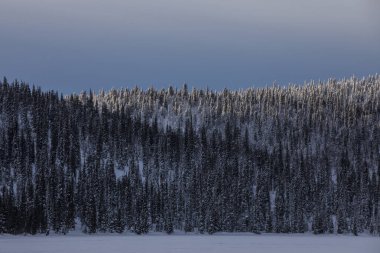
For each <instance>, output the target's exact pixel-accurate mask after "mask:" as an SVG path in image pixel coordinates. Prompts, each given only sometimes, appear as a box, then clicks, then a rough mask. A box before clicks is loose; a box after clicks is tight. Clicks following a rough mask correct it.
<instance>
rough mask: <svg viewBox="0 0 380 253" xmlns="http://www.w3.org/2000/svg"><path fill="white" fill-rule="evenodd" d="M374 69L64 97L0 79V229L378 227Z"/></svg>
mask: <svg viewBox="0 0 380 253" xmlns="http://www.w3.org/2000/svg"><path fill="white" fill-rule="evenodd" d="M379 198H380V76H378V75H375V76H369V77H366V78H362V79H358V78H355V77H352V78H348V79H341V80H335V79H330V80H327V81H325V82H310V83H305V84H303V85H289V86H285V87H278V86H275V85H273V86H268V87H264V88H249V89H244V90H236V91H234V90H228V89H224V90H222V91H213V90H209V89H195V88H192V89H189V88H188V86H187V85H183V87H181V88H174V87H169V88H167V89H155V88H148V89H141V88H138V87H135V88H130V89H129V88H125V89H124V88H123V89H120V90H115V89H113V90H110V91H107V92H106V91H99V92H96V93H95V92H93V91H86V92H82V93H80V94H74V93H73V94H68V95H62V94H59V93H58V92H57V91H44V90H42V89H41V88H39V87H36V86H32V85H29V84H28V83H25V82H20V81H17V80H15V81H13V82H8V81H7V79H6V78H4V80H2V81H1V82H0V234H1V233H7V234H39V233H44V234H49V233H50V234H51V233H59V234H67V233H70V232H71V231H73V230H74V229H75V228H77V229H78V227H79V228H80V229H81V231H83V232H84V233H89V234H92V233H106V232H107V233H123V232H128V231H130V232H134V233H136V234H145V233H149V232H151V231H157V232H163V233H168V234H170V233H173V232H175V231H184V232H189V233H201V234H202V233H210V234H213V233H216V232H221V231H223V232H252V233H263V232H266V233H305V232H312V233H315V234H324V233H325V234H327V233H331V234H354V235H358V234H360V233H371V234H374V235H379V233H380V201H379Z"/></svg>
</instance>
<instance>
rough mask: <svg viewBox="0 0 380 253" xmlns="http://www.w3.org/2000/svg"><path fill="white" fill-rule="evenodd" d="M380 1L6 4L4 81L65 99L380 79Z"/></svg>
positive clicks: (41, 0) (1, 24) (2, 13)
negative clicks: (124, 90) (132, 90)
mask: <svg viewBox="0 0 380 253" xmlns="http://www.w3.org/2000/svg"><path fill="white" fill-rule="evenodd" d="M379 13H380V1H378V0H307V1H306V0H276V1H275V0H186V1H185V0H0V75H1V76H4V75H5V76H7V77H8V79H14V78H17V79H19V80H24V81H28V82H30V83H31V84H36V85H39V86H42V87H43V88H44V89H54V90H59V91H61V92H64V93H69V92H79V91H81V90H84V89H85V90H88V89H90V88H91V89H93V90H96V91H97V90H99V89H100V88H104V89H110V88H111V87H115V88H120V87H132V86H135V85H138V86H141V87H144V88H145V87H148V86H151V85H153V86H155V87H159V88H161V87H167V86H169V85H174V86H179V87H180V86H182V84H183V83H188V84H189V86H195V87H206V86H208V87H210V88H212V89H222V88H224V87H228V88H235V89H238V88H245V87H249V86H256V87H258V86H265V85H268V84H269V85H270V84H272V83H273V82H276V83H278V84H280V85H286V84H288V83H289V82H292V83H303V82H304V81H305V80H310V79H321V80H325V79H327V78H329V77H336V78H341V77H344V76H347V77H349V76H351V75H353V74H354V75H356V76H360V77H361V76H363V75H368V74H375V73H378V72H380V46H379V45H380V42H379V41H380V17H379V16H380V15H379Z"/></svg>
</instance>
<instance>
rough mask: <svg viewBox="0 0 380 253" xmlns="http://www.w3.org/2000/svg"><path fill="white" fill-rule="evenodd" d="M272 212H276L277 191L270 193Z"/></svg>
mask: <svg viewBox="0 0 380 253" xmlns="http://www.w3.org/2000/svg"><path fill="white" fill-rule="evenodd" d="M269 194H270V210H271V211H272V212H274V209H275V208H276V194H277V193H276V191H270V193H269Z"/></svg>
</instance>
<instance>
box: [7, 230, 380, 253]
mask: <svg viewBox="0 0 380 253" xmlns="http://www.w3.org/2000/svg"><path fill="white" fill-rule="evenodd" d="M26 252H27V253H51V252H54V253H84V252H89V253H103V252H104V253H119V252H123V253H137V252H142V253H149V252H153V253H171V252H172V253H193V252H197V253H203V252H205V253H206V252H207V253H225V252H226V253H230V252H231V253H243V252H244V253H245V252H247V253H248V252H249V253H274V252H279V253H288V252H289V253H297V252H306V253H322V252H323V253H326V252H334V253H335V252H336V253H351V252H352V253H357V252H360V253H379V252H380V237H372V236H359V237H353V236H315V235H272V234H271V235H251V234H243V235H242V234H239V235H234V234H218V235H170V236H169V235H162V234H160V235H154V234H153V235H143V236H136V235H112V236H111V235H92V236H86V235H83V236H70V235H67V236H48V237H45V236H0V253H26Z"/></svg>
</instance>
